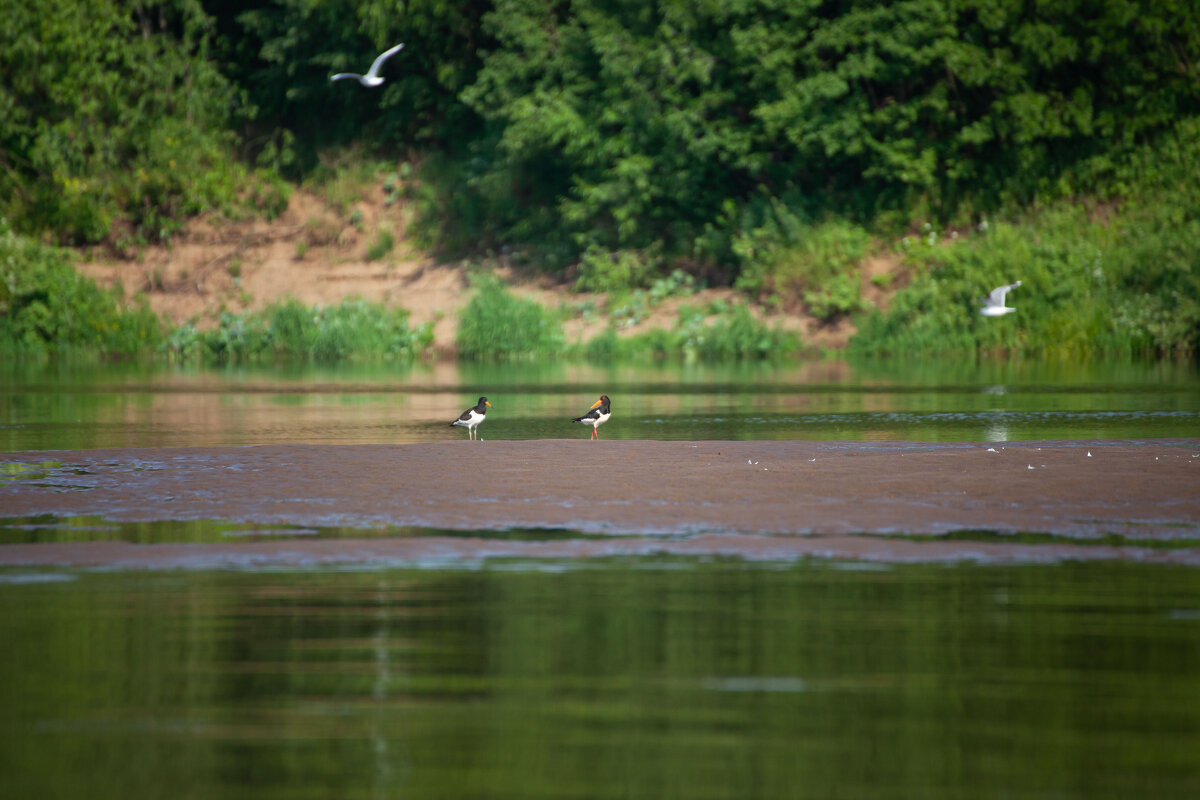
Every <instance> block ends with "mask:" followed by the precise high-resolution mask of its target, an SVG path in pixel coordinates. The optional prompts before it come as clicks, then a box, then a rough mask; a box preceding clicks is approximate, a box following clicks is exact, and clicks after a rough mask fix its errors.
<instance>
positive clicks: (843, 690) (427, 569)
mask: <svg viewBox="0 0 1200 800" xmlns="http://www.w3.org/2000/svg"><path fill="white" fill-rule="evenodd" d="M0 371H2V373H3V377H4V379H5V381H4V384H3V386H2V387H0V451H2V452H14V451H26V450H43V451H50V450H76V451H79V450H89V449H94V448H160V447H182V448H193V447H194V448H197V449H199V448H201V447H204V448H211V447H225V446H243V445H257V444H271V445H284V446H287V445H308V444H325V445H328V444H334V445H336V444H355V445H365V444H401V445H402V444H409V443H417V442H435V441H443V440H454V439H461V438H465V435H466V434H465V432H464V431H462V430H461V429H451V428H450V427H449V426H448V423H449V420H450V419H453V418H454V417H455V416H457V414H458V413H459V412H460V411H461V410H462V409H463V408H466V407H467V406H468V405H472V404H473V403H474V401H475V399H476V398H477V397H478V396H479V395H480V394H486V395H487V396H488V397H489V399H490V400H491V401H492V403H493V409H492V410H491V411H490V412H489V416H488V420H487V422H486V423H485V424H484V426H483V427H482V428H481V429H480V431H481V433H482V434H483V436H484V438H485V439H491V440H493V441H495V440H503V439H525V440H529V439H540V438H553V439H562V438H571V437H576V438H580V439H582V438H586V436H587V433H588V431H587V429H584V428H582V426H577V425H572V424H571V423H570V422H569V419H570V417H572V416H577V415H578V414H581V413H582V412H583V411H584V410H586V409H587V407H588V406H589V405H590V404H591V403H592V402H593V401H594V400H595V399H596V397H598V396H599V394H600V393H605V394H608V395H609V396H610V397H612V399H613V409H614V416H613V420H612V422H610V423H609V424H608V425H607V426H605V427H604V428H602V429H601V434H602V436H604V437H605V438H611V439H645V440H656V439H662V440H680V439H683V440H686V439H692V440H756V439H761V440H765V439H801V440H804V439H808V440H822V441H831V442H835V441H839V440H847V441H852V442H853V441H868V440H901V441H912V442H963V441H966V442H994V443H997V449H1001V447H1000V445H999V443H1001V442H1005V441H1009V442H1021V441H1025V440H1043V439H1055V440H1112V439H1131V440H1142V439H1156V438H1163V437H1186V438H1196V437H1200V377H1198V375H1197V373H1196V371H1195V369H1194V368H1193V367H1190V366H1188V365H1175V364H1155V365H1138V364H1115V365H1096V366H1090V367H1080V366H1076V365H1067V364H1045V363H1019V364H1005V365H997V364H967V365H962V364H958V365H954V364H932V365H894V364H875V365H848V364H845V363H843V362H836V361H831V362H817V363H813V364H806V365H800V366H790V367H760V366H744V367H731V368H715V367H705V366H681V367H659V368H652V367H647V368H604V367H592V366H572V365H563V364H552V365H537V366H534V365H516V366H512V365H509V366H496V367H478V366H454V365H445V364H439V365H432V366H416V367H411V368H409V367H399V366H347V367H340V368H336V369H333V368H330V369H318V368H308V367H303V368H301V367H296V368H287V369H283V368H270V369H268V368H255V369H222V370H195V369H182V368H180V369H170V368H167V369H164V368H146V367H138V366H131V365H119V366H105V367H103V368H99V367H69V366H61V365H60V366H19V365H11V364H9V365H3V366H0ZM583 444H584V446H586V444H587V443H583ZM2 452H0V455H2ZM147 452H148V453H152V452H154V451H152V450H148V451H147ZM1190 453H1191V451H1189V453H1188V455H1187V456H1186V457H1181V458H1184V466H1181V467H1180V469H1184V468H1191V463H1190V461H1186V459H1187V458H1192V456H1191V454H1190ZM1099 455H1100V451H1099V450H1097V456H1099ZM172 457H173V458H185V459H186V452H185V453H184V454H183V455H180V454H179V453H178V451H176V452H175V453H174V455H173V456H172ZM1088 458H1090V453H1089V456H1088ZM44 460H45V462H46V463H56V464H59V466H58V467H56V468H54V469H57V470H59V471H60V472H61V471H62V470H63V469H65V468H66V467H64V466H63V465H64V464H66V463H67V460H66V459H63V458H62V457H61V456H59V455H55V454H52V453H47V454H45V458H44ZM1089 463H1090V462H1089ZM1023 464H1024V462H1022V465H1023ZM46 469H47V470H49V471H53V470H51V468H46ZM1022 469H1024V467H1023V466H1022ZM9 470H10V471H9V472H8V473H6V475H0V478H5V479H9V480H20V481H26V482H31V483H36V482H37V481H38V480H41V479H39V478H38V477H37V473H36V470H35V471H33V472H31V471H30V467H28V466H27V465H24V466H21V465H18V466H10V467H9ZM1030 474H1033V473H1030ZM31 476H32V477H31ZM82 479H83V478H82V477H81V480H82ZM55 480H60V481H68V480H69V476H63V475H56V476H55ZM86 480H90V481H93V482H94V481H95V480H96V477H95V476H90V477H86ZM63 485H64V486H65V487H66V488H64V491H70V490H71V489H70V487H69V486H66V484H63ZM193 488H199V489H201V490H202V489H203V487H193ZM1197 489H1198V491H1200V481H1197ZM1018 502H1019V501H1018ZM0 518H3V519H0V549H2V548H4V547H6V546H16V543H18V542H28V541H50V542H62V541H80V540H82V541H85V542H86V541H93V540H97V539H114V538H115V539H117V540H119V541H124V542H130V543H138V542H144V543H147V544H143V545H140V546H144V547H154V546H156V544H155V543H179V542H196V543H198V544H197V546H204V544H203V543H206V542H215V541H226V542H234V545H232V546H236V542H237V541H239V540H240V538H241V537H242V536H243V535H247V536H249V537H257V538H259V539H263V538H270V537H271V536H272V535H273V532H272V531H270V530H265V529H262V528H261V527H256V526H244V525H242V526H239V525H233V524H227V523H222V522H220V521H219V520H191V521H187V520H178V519H163V520H161V521H159V522H154V521H153V520H150V521H142V522H137V523H131V522H120V523H114V522H112V521H110V520H105V519H104V518H102V517H87V516H73V517H70V518H62V519H55V518H54V517H53V516H51V517H39V518H37V519H14V518H12V517H11V516H10V515H5V514H4V513H3V509H2V508H0ZM285 533H288V534H304V533H306V532H305V531H285ZM358 535H370V536H375V537H380V536H391V535H405V536H412V535H414V533H413V532H412V531H404V532H390V531H387V530H383V531H380V530H374V531H370V532H363V533H361V534H360V533H359V532H356V531H352V530H351V531H338V532H336V536H347V537H353V536H358ZM490 535H492V536H493V537H494V536H497V535H501V534H497V533H496V532H492V533H491V534H490ZM512 535H514V536H517V537H521V536H532V537H538V536H541V537H553V536H560V537H561V536H571V535H572V534H571V533H570V532H569V531H559V532H541V533H522V532H513V534H512ZM1188 535H1190V534H1188ZM1156 546H1164V547H1176V548H1178V547H1184V548H1188V547H1194V546H1195V543H1194V542H1192V543H1189V542H1187V541H1183V542H1178V541H1176V542H1163V543H1159V544H1158V545H1156ZM0 642H2V643H3V650H2V652H0V707H2V708H3V709H4V713H3V715H0V797H4V798H8V797H13V798H24V797H29V798H34V797H38V798H41V797H46V798H56V797H62V798H76V797H89V798H108V797H112V798H122V800H127V799H128V798H143V797H144V798H152V797H164V796H166V797H175V796H178V797H191V798H240V797H246V798H251V797H253V798H273V797H278V798H308V797H312V798H391V797H409V798H512V797H520V798H534V797H544V798H564V797H589V798H608V797H622V798H630V797H637V798H640V797H644V798H776V797H790V798H809V797H811V798H826V797H847V798H853V797H864V798H889V797H896V798H900V797H905V798H907V797H922V798H977V797H1034V796H1042V797H1070V798H1076V797H1077V798H1107V797H1112V798H1124V797H1180V798H1184V797H1188V798H1190V797H1196V796H1200V760H1198V759H1197V757H1196V753H1200V572H1198V571H1197V570H1196V569H1195V568H1193V567H1185V566H1172V565H1167V564H1148V563H1137V562H1130V561H1123V560H1120V559H1116V560H1114V559H1106V560H1097V561H1074V560H1052V561H1049V562H1047V563H1038V564H1030V563H1016V564H1009V565H1005V566H998V565H995V564H979V563H975V564H970V563H964V564H957V565H945V564H941V563H938V564H932V563H927V564H922V563H904V564H901V563H879V562H865V561H859V560H840V559H838V558H802V559H799V560H794V559H793V560H786V561H771V560H770V559H767V560H761V559H760V560H744V559H738V558H727V557H713V556H703V557H689V556H680V555H669V554H666V553H653V552H651V553H649V554H641V555H628V556H618V557H603V558H589V559H576V558H532V559H531V558H517V557H506V558H496V559H486V560H479V559H472V558H466V557H464V558H456V559H450V560H446V559H444V558H443V559H435V560H431V561H429V562H428V563H424V564H422V565H419V566H411V565H409V566H399V567H398V566H396V565H395V564H394V563H374V564H373V563H370V562H366V563H354V564H342V565H325V566H309V567H305V566H297V565H284V566H280V565H279V564H278V563H276V564H274V565H273V566H262V567H255V566H254V565H253V563H248V564H246V565H243V566H241V567H239V568H233V569H230V568H222V569H214V568H211V567H199V568H177V567H173V568H167V569H155V568H137V569H129V568H120V567H118V566H107V567H103V568H98V569H96V568H92V569H81V568H69V567H62V566H58V567H56V566H54V565H41V566H37V567H32V568H31V567H19V566H10V567H0Z"/></svg>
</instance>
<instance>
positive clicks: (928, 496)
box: [0, 440, 1200, 566]
mask: <svg viewBox="0 0 1200 800" xmlns="http://www.w3.org/2000/svg"><path fill="white" fill-rule="evenodd" d="M1089 452H1090V453H1091V455H1088V454H1089ZM48 458H52V459H54V460H55V461H57V462H59V463H61V464H62V465H63V466H62V468H61V471H60V472H61V474H53V475H50V476H48V477H47V476H41V477H39V478H38V479H37V480H36V481H32V480H31V481H27V482H26V481H22V480H18V479H11V480H8V481H7V482H6V483H4V484H0V509H2V512H0V513H2V514H3V516H6V517H19V516H29V515H34V514H44V513H53V514H57V515H62V516H67V515H83V514H86V515H98V516H101V517H104V518H107V519H112V520H120V521H150V520H189V519H220V520H229V521H235V522H242V523H250V524H262V525H280V524H291V525H301V526H316V527H321V526H340V527H352V528H363V529H378V528H379V527H382V526H419V527H423V528H438V529H453V530H462V531H474V530H501V529H508V528H560V529H565V530H569V531H579V532H582V533H590V534H598V535H600V538H590V539H583V538H567V539H554V540H551V541H539V542H528V541H507V540H496V539H472V538H460V537H442V536H420V535H418V536H407V537H400V536H397V537H387V538H383V539H379V538H376V539H372V540H363V541H358V540H354V541H346V540H320V539H317V540H307V541H294V540H289V541H286V542H267V543H263V542H258V543H243V544H237V543H231V544H228V545H226V544H221V545H141V546H134V545H127V544H120V543H110V544H105V543H93V544H87V545H74V544H61V545H4V546H0V564H10V565H12V564H38V563H57V564H74V565H88V566H93V565H99V564H112V565H125V566H139V565H140V566H155V565H176V566H186V565H188V564H189V563H192V564H198V565H208V566H236V565H238V564H243V565H247V564H270V563H281V564H307V563H317V564H319V563H337V562H405V563H409V562H420V561H428V560H435V561H437V560H443V561H444V560H450V561H458V562H463V561H472V560H477V559H483V558H493V557H537V558H576V557H586V556H592V555H621V554H634V555H636V554H646V553H659V552H665V553H677V554H692V555H701V554H706V555H725V556H740V557H744V558H770V559H789V558H798V557H802V556H827V557H847V558H859V559H874V560H887V561H893V560H894V561H908V560H932V561H937V560H948V561H957V560H998V561H1039V560H1054V559H1061V558H1136V559H1140V560H1147V561H1162V562H1172V563H1187V564H1193V565H1200V550H1198V549H1196V548H1192V547H1189V546H1186V542H1187V541H1191V540H1194V539H1200V491H1197V489H1198V488H1200V441H1198V440H1154V441H1137V442H1123V441H1115V442H1114V441H1104V442H1095V441H1093V442H1023V443H1009V444H1007V445H987V444H974V443H956V444H918V443H903V442H889V443H862V442H711V441H709V442H659V441H601V442H587V441H575V440H572V441H566V440H538V441H510V442H504V441H488V442H467V441H456V442H446V443H436V444H413V445H403V446H383V445H340V446H339V445H329V446H323V445H300V446H297V445H279V446H262V447H249V448H170V449H145V450H92V451H71V452H65V451H64V452H38V453H11V454H7V455H4V456H0V463H23V464H37V463H44V462H45V461H46V460H47V459H48ZM963 529H974V530H987V531H995V532H999V533H1002V534H1003V533H1020V532H1035V533H1046V534H1053V535H1055V536H1057V537H1066V538H1063V539H1058V540H1056V541H1055V542H1051V543H1046V544H1017V543H1015V542H1014V543H1012V544H1008V543H1002V542H967V541H948V540H938V539H936V538H935V540H933V541H915V540H912V539H899V540H897V539H891V538H883V537H882V536H881V535H886V534H902V535H907V534H934V535H937V534H945V533H948V532H951V531H956V530H963ZM1113 534H1115V535H1117V536H1119V537H1121V542H1120V543H1121V544H1122V546H1119V547H1112V546H1101V545H1100V544H1098V543H1095V542H1092V543H1089V540H1094V539H1095V538H1097V537H1100V536H1104V535H1113ZM647 537H650V538H647ZM1071 540H1074V541H1071ZM1172 540H1185V541H1184V542H1183V543H1182V544H1184V545H1185V546H1178V547H1176V546H1171V547H1164V545H1169V544H1170V542H1171V541H1172ZM1075 542H1078V543H1075ZM1126 545H1127V546H1126Z"/></svg>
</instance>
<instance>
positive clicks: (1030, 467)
mask: <svg viewBox="0 0 1200 800" xmlns="http://www.w3.org/2000/svg"><path fill="white" fill-rule="evenodd" d="M1025 468H1026V469H1033V464H1027V465H1026V466H1025Z"/></svg>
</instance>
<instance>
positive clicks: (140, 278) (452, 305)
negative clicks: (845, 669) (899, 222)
mask: <svg viewBox="0 0 1200 800" xmlns="http://www.w3.org/2000/svg"><path fill="white" fill-rule="evenodd" d="M411 216H412V212H411V209H410V208H409V207H408V206H407V205H406V204H405V203H404V202H403V201H400V202H392V203H389V202H388V198H387V197H386V195H385V192H384V190H383V187H382V186H381V185H375V186H369V187H364V189H363V190H362V195H361V198H360V199H359V200H358V201H357V202H356V203H354V205H353V206H352V207H350V208H348V209H344V210H339V209H337V208H335V207H334V206H332V205H331V204H330V203H329V202H327V201H325V200H324V199H322V198H321V197H320V196H318V195H317V194H315V193H313V192H310V191H307V190H304V189H297V190H296V191H295V192H294V193H293V194H292V196H291V199H290V201H289V203H288V207H287V209H286V210H285V211H284V212H283V214H281V215H280V216H279V218H277V219H275V220H273V221H266V220H263V219H252V220H244V221H228V220H220V219H218V218H216V217H213V216H211V215H210V216H207V217H201V218H198V219H195V220H193V221H191V222H190V223H189V224H188V225H187V226H186V228H185V229H184V230H183V232H182V233H181V234H180V235H178V236H177V237H176V238H175V239H174V240H173V241H171V242H170V243H169V244H166V245H159V246H153V247H146V248H143V249H141V250H139V251H137V252H129V253H127V254H125V256H124V257H117V256H112V255H109V256H103V257H92V258H88V257H85V258H84V259H83V260H82V261H81V262H80V264H79V270H80V271H81V272H82V273H83V274H85V275H87V276H89V277H91V278H93V279H95V280H96V281H98V282H99V283H100V284H101V285H103V286H112V285H114V284H118V283H119V284H120V285H121V286H122V287H123V288H124V290H125V292H126V294H127V295H132V294H134V293H137V292H142V293H144V294H145V296H146V297H147V298H148V300H149V303H150V307H151V308H152V309H153V310H154V311H155V312H157V313H158V314H161V315H163V316H164V317H165V318H166V319H167V320H169V321H170V322H171V323H173V324H176V325H178V324H181V323H183V322H187V321H191V320H194V321H196V323H197V324H198V325H199V326H200V327H206V326H209V325H211V324H213V322H214V321H215V319H216V318H217V317H218V315H219V314H220V313H221V312H222V311H226V310H227V311H233V312H240V311H244V310H257V309H261V308H263V307H264V306H266V305H269V304H271V303H273V302H276V301H278V300H281V299H284V298H287V297H294V298H296V299H298V300H300V301H301V302H303V303H306V304H308V305H315V304H317V303H321V304H325V305H330V304H336V303H339V302H341V301H342V300H343V299H345V298H348V297H361V298H363V299H364V300H368V301H371V302H376V303H383V304H384V305H387V306H389V307H399V308H404V309H406V310H407V311H409V312H410V313H411V315H412V316H411V321H412V323H413V324H418V325H419V324H422V323H425V322H431V323H433V325H434V347H435V349H436V350H437V351H439V352H442V353H451V352H452V351H453V349H454V335H455V332H456V331H457V324H458V314H459V312H460V311H461V310H462V308H463V306H464V305H465V304H466V302H467V300H468V299H469V292H467V289H468V286H469V284H468V281H467V271H468V266H469V265H468V264H466V263H463V262H454V263H442V262H439V261H437V260H436V259H434V258H433V257H432V256H431V255H430V254H428V253H426V252H423V251H422V250H420V249H419V248H418V247H416V246H415V245H414V244H413V242H412V240H411V237H410V236H409V235H408V229H409V223H410V221H411ZM382 234H386V235H389V236H391V237H392V239H393V240H394V242H395V245H394V246H393V247H392V249H391V250H389V251H387V252H386V253H384V254H383V255H382V256H379V257H376V258H371V257H370V255H371V254H370V250H371V247H372V245H373V244H375V243H376V242H377V241H378V240H379V237H380V236H381V235H382ZM494 266H495V268H496V270H497V271H498V272H499V274H500V275H501V277H503V278H504V279H505V280H506V281H507V282H509V283H510V284H511V285H512V286H513V288H514V291H516V292H517V293H518V294H520V295H522V296H526V297H531V298H533V299H535V300H537V301H538V302H540V303H542V304H543V305H545V306H547V307H548V308H559V307H561V306H564V305H574V306H577V307H580V306H581V305H586V304H588V302H589V301H591V305H593V306H594V307H597V308H604V306H605V303H606V302H607V298H606V297H604V296H603V295H587V294H578V293H575V292H574V291H572V290H571V286H570V285H569V283H565V282H559V281H555V280H553V279H552V278H551V277H549V276H547V275H546V274H544V273H539V272H537V271H534V270H520V269H514V268H513V267H511V266H510V265H508V264H507V262H506V261H505V260H504V259H500V260H499V261H497V262H496V264H495V265H494ZM899 270H900V262H899V260H898V259H896V258H893V257H877V258H873V259H871V260H870V261H869V262H868V263H867V264H865V265H864V270H863V292H864V297H866V298H867V299H868V300H869V301H871V302H875V303H877V304H880V305H884V304H886V299H887V298H886V296H885V294H884V293H883V292H881V291H880V290H879V289H878V287H875V286H874V285H873V284H872V283H871V281H870V278H871V277H873V276H877V275H879V274H881V273H895V272H898V271H899ZM713 300H724V301H725V302H727V303H740V302H744V298H742V297H741V296H740V295H738V294H737V293H736V292H734V291H733V290H731V289H710V290H706V291H705V292H703V293H701V294H700V295H699V296H694V297H689V298H685V299H684V300H679V299H672V300H668V301H666V302H664V303H662V304H661V305H659V306H657V307H655V308H654V309H653V310H652V311H651V313H650V314H649V315H648V316H647V318H646V319H644V320H641V321H640V322H639V323H638V324H637V325H634V326H631V327H630V328H628V329H624V330H622V332H621V333H622V335H628V334H633V333H637V332H640V331H645V330H648V329H652V328H662V327H671V326H672V325H674V324H675V320H676V317H677V312H678V306H679V303H680V302H689V303H693V304H700V303H708V302H711V301H713ZM752 308H753V310H754V311H755V313H757V314H758V315H759V316H760V317H761V318H763V319H765V320H766V321H767V322H768V323H769V324H771V325H779V326H781V327H783V328H784V329H786V330H792V331H798V332H799V333H800V334H801V336H802V338H803V341H804V342H805V343H806V344H807V345H809V346H811V347H825V348H837V347H841V346H844V345H845V344H846V342H847V341H848V340H849V337H850V336H851V335H852V334H853V332H854V328H853V326H852V325H851V323H850V321H849V320H846V319H842V320H838V321H836V322H834V323H833V324H823V323H821V322H820V321H819V320H817V319H815V318H813V317H810V316H807V315H805V314H803V313H789V314H784V313H775V314H768V313H766V312H765V311H764V310H763V309H761V308H758V307H755V306H752ZM606 325H607V320H606V319H605V318H604V317H603V315H599V316H593V317H590V318H585V316H584V315H583V314H582V313H580V314H579V315H578V317H577V318H576V319H571V320H568V322H567V324H566V334H567V336H568V338H569V339H570V340H571V341H578V340H586V339H589V338H591V337H592V336H595V335H596V334H598V333H600V332H601V331H603V330H604V328H605V326H606Z"/></svg>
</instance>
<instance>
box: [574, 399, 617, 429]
mask: <svg viewBox="0 0 1200 800" xmlns="http://www.w3.org/2000/svg"><path fill="white" fill-rule="evenodd" d="M611 416H612V411H611V410H610V409H609V407H608V395H606V394H602V395H600V399H599V400H597V401H596V402H594V403H592V408H591V410H590V411H588V413H586V414H584V415H583V416H582V417H576V418H575V419H573V420H571V422H582V423H583V424H584V425H591V426H592V435H591V437H590V438H591V439H599V438H600V432H599V430H597V429H598V428H599V427H600V426H601V425H603V424H604V423H606V422H608V418H609V417H611Z"/></svg>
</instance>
